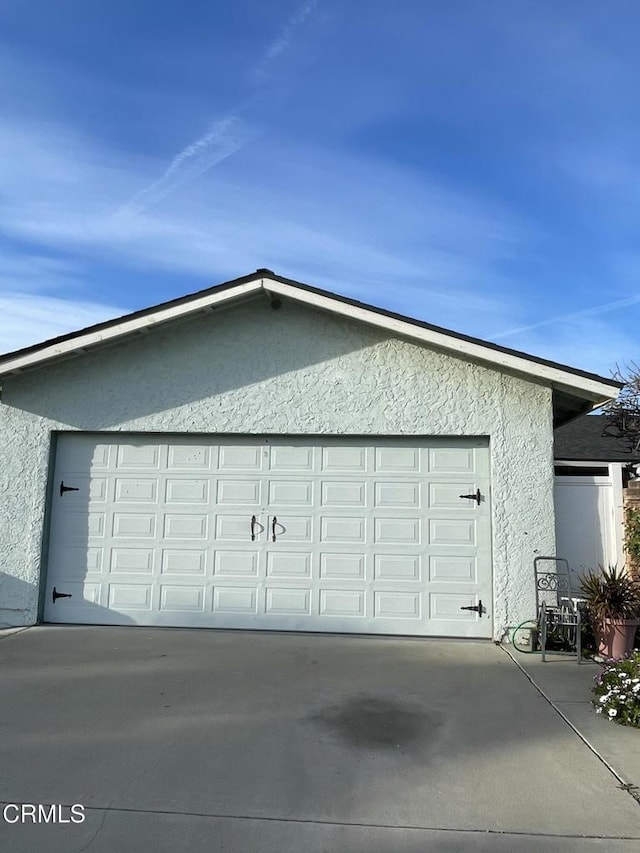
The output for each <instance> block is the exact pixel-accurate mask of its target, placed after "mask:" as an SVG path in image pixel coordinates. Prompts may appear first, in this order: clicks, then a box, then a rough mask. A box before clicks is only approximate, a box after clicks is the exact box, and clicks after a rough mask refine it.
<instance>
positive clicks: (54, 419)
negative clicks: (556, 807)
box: [0, 296, 555, 639]
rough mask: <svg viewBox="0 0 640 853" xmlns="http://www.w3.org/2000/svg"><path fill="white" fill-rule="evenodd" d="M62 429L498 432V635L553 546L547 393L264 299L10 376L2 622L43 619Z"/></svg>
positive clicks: (5, 406) (525, 604)
mask: <svg viewBox="0 0 640 853" xmlns="http://www.w3.org/2000/svg"><path fill="white" fill-rule="evenodd" d="M58 430H83V431H100V430H108V431H125V432H129V431H132V432H147V431H152V432H175V433H188V432H194V433H213V434H215V433H226V434H229V433H243V434H248V433H256V434H269V433H271V434H293V435H304V434H311V435H322V434H338V435H348V434H352V435H371V436H374V435H412V436H416V435H417V436H455V435H465V436H488V437H489V442H490V454H491V476H492V549H493V587H494V607H493V611H494V636H495V638H496V639H500V638H501V637H502V636H503V633H504V630H505V628H506V627H507V626H510V625H513V624H516V623H517V621H518V620H521V619H524V618H526V617H529V616H530V615H531V613H532V612H533V609H534V600H533V584H532V564H533V557H534V556H535V554H536V552H537V553H541V554H544V553H554V545H555V542H554V514H553V452H552V451H553V433H552V404H551V389H550V387H548V386H547V385H545V384H544V383H540V384H537V383H535V382H531V381H529V380H525V379H522V378H519V377H516V376H511V375H508V374H505V373H503V372H500V371H498V370H493V369H490V368H488V367H485V366H480V365H478V364H474V363H470V362H468V361H465V360H462V359H459V358H456V357H452V356H451V355H447V354H444V353H441V352H437V351H434V350H432V349H428V348H426V347H423V346H420V345H418V344H415V343H410V342H408V341H405V340H401V339H398V338H394V337H391V336H390V335H389V334H388V333H385V332H384V331H382V330H380V329H375V328H372V327H369V326H365V325H363V324H360V323H356V322H354V321H350V320H344V319H341V318H339V317H337V316H335V315H330V314H327V313H323V312H319V311H316V310H312V309H309V308H307V307H301V306H299V305H297V304H295V303H293V302H290V301H285V303H284V305H283V307H282V309H281V310H279V311H273V310H271V309H270V307H269V304H268V301H267V300H266V299H265V298H264V296H262V297H261V298H258V299H255V298H254V299H252V300H251V301H250V302H248V303H244V304H242V305H240V306H236V307H234V308H230V309H227V310H225V311H222V312H220V313H219V314H215V313H214V314H209V315H205V316H199V317H198V318H195V319H190V320H185V321H182V322H177V323H174V324H172V325H167V326H164V327H160V328H157V329H155V330H153V331H151V332H150V333H149V334H146V335H144V336H138V337H136V338H132V339H127V340H125V341H121V342H120V343H119V344H117V345H114V346H111V347H109V348H105V349H101V350H98V351H94V352H91V353H87V354H85V355H82V356H79V357H75V358H72V359H69V360H66V361H64V362H59V363H57V364H55V363H53V364H50V365H48V366H46V367H42V368H40V369H38V370H35V371H32V372H28V373H25V374H23V375H20V376H17V377H12V378H9V379H6V380H5V382H4V388H3V393H2V402H1V403H0V627H2V626H6V625H28V624H33V623H34V622H35V621H36V619H37V606H38V588H39V578H40V571H41V561H42V548H43V538H44V536H45V510H46V505H47V483H48V477H49V470H50V464H51V451H50V448H51V442H52V433H54V432H55V431H58Z"/></svg>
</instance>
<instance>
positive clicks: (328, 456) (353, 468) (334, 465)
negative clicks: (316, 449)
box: [322, 446, 367, 474]
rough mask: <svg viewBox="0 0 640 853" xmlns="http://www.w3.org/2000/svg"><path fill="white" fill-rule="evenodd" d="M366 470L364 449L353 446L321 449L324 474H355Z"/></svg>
mask: <svg viewBox="0 0 640 853" xmlns="http://www.w3.org/2000/svg"><path fill="white" fill-rule="evenodd" d="M366 470H367V450H366V448H364V447H353V446H345V447H323V448H322V471H323V472H324V473H327V474H335V473H338V472H341V473H345V474H347V473H349V474H354V473H355V474H357V473H364V472H365V471H366Z"/></svg>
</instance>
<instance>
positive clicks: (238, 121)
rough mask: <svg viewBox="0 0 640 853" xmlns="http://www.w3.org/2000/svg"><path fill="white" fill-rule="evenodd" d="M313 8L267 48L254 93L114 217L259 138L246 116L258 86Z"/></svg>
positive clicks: (311, 4)
mask: <svg viewBox="0 0 640 853" xmlns="http://www.w3.org/2000/svg"><path fill="white" fill-rule="evenodd" d="M316 5H317V0H307V2H305V3H304V4H303V5H302V6H300V7H299V8H298V9H297V10H296V12H294V14H293V15H292V16H291V17H290V18H289V20H288V21H287V22H286V24H285V25H284V26H283V27H282V29H281V30H280V32H279V34H278V36H277V37H276V38H275V39H274V40H273V41H272V42H270V43H269V44H268V45H267V47H266V49H265V50H264V52H263V55H262V59H261V60H260V61H259V62H258V64H257V65H256V66H255V68H254V70H253V77H254V79H255V81H256V85H255V88H254V91H253V92H252V93H251V94H250V95H249V96H248V97H247V98H246V99H245V100H244V101H243V102H242V103H240V104H237V105H236V107H235V108H234V109H233V110H231V111H230V112H228V113H227V114H226V115H225V116H223V117H222V118H220V119H218V120H217V121H215V122H214V124H213V126H212V127H211V129H210V130H208V131H207V133H205V134H204V135H203V136H201V137H200V138H199V139H197V140H196V141H195V142H192V143H191V144H190V145H187V146H186V148H184V149H183V150H182V151H180V152H179V154H177V155H176V156H175V157H174V158H173V160H172V161H171V163H170V164H169V166H168V167H167V169H166V170H165V172H164V174H163V175H161V177H160V178H158V180H156V181H154V182H153V183H152V184H150V185H149V186H147V187H145V188H144V189H142V190H140V191H139V192H137V193H136V194H135V195H134V196H133V197H132V198H130V199H129V200H128V201H127V202H125V204H124V205H122V206H121V207H120V208H119V209H118V211H117V213H116V216H119V217H122V216H135V215H137V214H139V213H141V212H142V211H143V210H145V209H146V208H148V207H150V206H152V205H154V204H156V203H157V202H159V201H161V200H162V199H163V198H164V197H165V196H167V195H169V193H171V192H173V191H174V190H176V189H178V188H179V187H181V186H183V185H184V184H185V183H187V182H188V181H190V180H192V179H194V178H197V177H200V176H201V175H203V174H204V173H205V172H208V171H209V169H212V168H213V167H214V166H216V165H217V164H218V163H220V162H222V161H223V160H226V159H227V157H230V156H231V155H232V154H235V153H236V152H237V151H240V150H241V149H242V148H244V147H245V146H246V145H247V144H248V143H249V142H250V141H251V140H253V139H255V138H256V137H257V136H259V134H260V133H261V129H260V127H259V125H257V124H256V123H255V122H253V121H251V120H250V119H249V118H247V117H246V116H247V115H250V114H251V111H252V107H253V106H255V105H256V104H257V103H259V102H261V101H263V100H264V97H265V93H264V92H263V91H261V87H262V86H263V85H264V83H265V81H266V80H267V79H268V76H269V73H270V71H271V69H272V66H273V64H274V63H275V61H276V59H277V58H278V57H279V56H280V55H281V54H282V53H283V52H284V51H285V50H286V49H287V48H288V47H289V46H290V44H291V42H292V41H293V39H294V37H295V35H296V33H297V31H298V30H300V28H301V27H302V26H303V25H304V23H305V22H306V21H307V19H308V18H309V17H310V15H311V14H312V12H313V10H314V9H315V7H316Z"/></svg>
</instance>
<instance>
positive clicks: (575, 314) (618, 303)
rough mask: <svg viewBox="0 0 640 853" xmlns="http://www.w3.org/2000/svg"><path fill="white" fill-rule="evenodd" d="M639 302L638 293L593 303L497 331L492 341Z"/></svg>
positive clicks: (639, 296) (594, 315)
mask: <svg viewBox="0 0 640 853" xmlns="http://www.w3.org/2000/svg"><path fill="white" fill-rule="evenodd" d="M638 303H640V294H636V295H635V296H629V297H626V298H625V299H616V300H615V301H613V302H605V303H604V304H603V305H595V306H593V307H592V308H585V309H583V310H582V311H572V312H571V313H570V314H558V315H557V316H555V317H548V318H547V319H546V320H540V321H539V322H538V323H531V324H529V325H527V326H516V328H514V329H509V330H508V331H506V332H499V333H498V334H497V335H492V336H491V340H492V341H501V340H503V339H504V338H508V337H510V336H512V335H521V334H522V333H523V332H530V331H532V330H533V329H541V328H543V327H544V326H555V325H559V324H561V323H567V322H571V321H574V320H582V319H584V318H587V317H599V316H600V315H602V314H608V313H609V312H611V311H618V310H619V309H620V308H628V307H629V306H630V305H637V304H638Z"/></svg>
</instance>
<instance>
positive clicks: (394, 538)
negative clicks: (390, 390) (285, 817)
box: [45, 434, 491, 637]
mask: <svg viewBox="0 0 640 853" xmlns="http://www.w3.org/2000/svg"><path fill="white" fill-rule="evenodd" d="M72 475H73V476H72ZM54 480H55V484H56V485H57V484H59V482H60V481H62V480H64V482H65V484H68V485H74V486H76V487H77V488H78V489H79V491H78V492H65V493H64V496H63V497H60V496H59V494H58V492H57V491H56V489H54V491H53V498H52V499H53V507H52V512H51V530H50V546H49V572H48V579H47V590H46V595H45V602H46V606H45V618H47V619H48V620H50V621H59V622H96V623H99V624H130V623H133V624H143V625H167V626H190V625H193V626H200V627H207V626H209V627H221V628H222V627H224V628H234V627H238V628H266V629H275V630H302V631H303V630H312V631H339V632H341V631H346V632H349V631H353V632H362V633H381V634H409V635H415V636H421V635H422V636H424V635H429V634H436V635H448V636H476V637H482V636H487V637H488V636H491V620H490V619H489V618H487V616H486V615H485V616H484V618H480V617H479V615H478V614H477V613H474V612H471V611H467V610H461V609H460V608H461V607H468V606H471V605H475V604H476V602H477V600H478V599H479V598H482V600H483V603H484V604H485V606H487V603H488V602H490V601H491V584H490V580H491V578H490V566H491V564H490V543H489V533H490V515H489V506H488V496H489V478H488V445H487V442H486V441H482V440H481V439H466V440H458V439H422V440H420V439H400V438H398V439H371V440H362V439H355V438H347V437H342V438H335V437H323V438H318V439H303V438H300V439H293V438H291V439H278V438H260V437H255V436H253V437H251V436H247V437H239V438H237V439H236V438H233V439H231V438H223V437H217V438H216V437H214V436H212V437H211V438H206V437H203V436H196V437H189V436H182V437H167V438H164V439H163V438H162V437H160V436H153V437H151V436H113V438H112V439H110V440H105V438H104V437H103V436H88V435H77V434H76V435H74V434H69V435H64V436H61V437H60V439H59V441H58V454H57V457H56V468H55V471H54ZM477 488H480V490H481V493H482V495H483V496H484V500H483V502H482V503H481V505H480V506H478V505H477V503H476V502H475V501H464V500H461V499H460V497H459V495H461V494H473V493H474V492H475V490H476V489H477ZM252 520H253V521H252ZM252 534H253V539H252ZM274 535H275V541H274V539H273V537H274ZM54 585H55V586H56V588H57V590H58V592H62V593H65V594H67V595H69V594H71V595H72V597H71V598H64V599H57V601H56V604H55V605H54V604H53V602H52V590H53V587H54Z"/></svg>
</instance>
